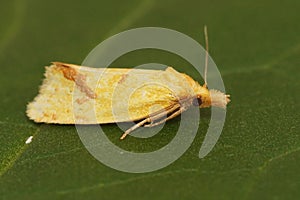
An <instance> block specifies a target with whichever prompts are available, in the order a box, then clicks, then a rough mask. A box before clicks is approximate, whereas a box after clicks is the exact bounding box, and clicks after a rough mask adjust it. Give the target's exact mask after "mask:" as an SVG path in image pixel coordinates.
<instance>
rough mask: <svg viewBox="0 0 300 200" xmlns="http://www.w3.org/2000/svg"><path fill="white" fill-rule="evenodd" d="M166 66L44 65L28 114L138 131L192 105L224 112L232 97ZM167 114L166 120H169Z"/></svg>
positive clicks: (40, 118) (41, 118) (35, 118)
mask: <svg viewBox="0 0 300 200" xmlns="http://www.w3.org/2000/svg"><path fill="white" fill-rule="evenodd" d="M205 36H206V49H207V51H206V64H205V77H204V79H205V80H204V81H205V83H204V85H202V86H201V85H200V84H199V83H198V82H197V81H195V80H193V79H192V78H191V77H190V76H188V75H186V74H184V73H180V72H178V71H176V70H175V69H173V68H172V67H168V68H166V69H165V70H147V69H124V68H92V67H85V66H78V65H74V64H67V63H61V62H53V63H52V65H51V66H49V67H46V72H45V79H44V81H43V83H42V85H41V87H40V90H39V94H38V95H37V96H36V97H35V98H34V100H33V101H32V102H30V103H29V104H28V105H27V111H26V113H27V116H28V117H29V118H30V119H31V120H33V121H35V122H37V123H41V122H42V123H52V124H75V123H76V124H107V123H117V122H129V121H138V123H136V124H135V125H134V126H132V127H131V128H129V129H128V130H126V131H125V132H124V134H123V135H122V136H121V138H120V139H124V138H125V137H126V136H127V135H128V134H129V133H130V132H132V131H134V130H135V129H137V128H139V127H142V126H143V127H153V126H157V125H159V124H162V123H164V122H166V121H168V120H170V119H172V118H175V117H176V116H178V115H180V114H181V113H182V112H184V111H186V110H187V109H189V108H190V107H192V106H197V107H200V108H205V107H210V106H217V107H221V108H226V105H227V104H228V102H229V101H230V99H229V97H230V95H227V94H224V93H222V92H220V91H217V90H209V89H208V87H207V82H206V73H207V58H208V39H207V30H206V28H205ZM166 116H167V117H166Z"/></svg>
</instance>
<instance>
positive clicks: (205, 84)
mask: <svg viewBox="0 0 300 200" xmlns="http://www.w3.org/2000/svg"><path fill="white" fill-rule="evenodd" d="M204 36H205V45H206V52H205V68H204V87H206V88H207V67H208V50H209V48H208V34H207V26H206V25H204Z"/></svg>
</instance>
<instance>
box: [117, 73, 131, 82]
mask: <svg viewBox="0 0 300 200" xmlns="http://www.w3.org/2000/svg"><path fill="white" fill-rule="evenodd" d="M128 76H129V75H128V74H123V75H122V77H121V79H120V80H119V81H118V83H119V84H121V83H123V82H124V81H125V79H126V78H127V77H128Z"/></svg>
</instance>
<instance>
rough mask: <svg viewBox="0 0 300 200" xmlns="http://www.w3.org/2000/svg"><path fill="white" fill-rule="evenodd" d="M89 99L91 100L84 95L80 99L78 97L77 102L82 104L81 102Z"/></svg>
mask: <svg viewBox="0 0 300 200" xmlns="http://www.w3.org/2000/svg"><path fill="white" fill-rule="evenodd" d="M88 100H89V98H87V97H83V98H80V99H76V103H78V104H80V105H81V104H83V103H85V102H87V101H88Z"/></svg>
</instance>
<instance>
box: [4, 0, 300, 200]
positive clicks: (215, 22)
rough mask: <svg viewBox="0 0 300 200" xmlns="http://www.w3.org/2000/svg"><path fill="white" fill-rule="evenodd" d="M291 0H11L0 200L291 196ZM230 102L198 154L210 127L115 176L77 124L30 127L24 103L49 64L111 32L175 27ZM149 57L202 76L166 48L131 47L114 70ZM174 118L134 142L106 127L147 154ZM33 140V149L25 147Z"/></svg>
mask: <svg viewBox="0 0 300 200" xmlns="http://www.w3.org/2000/svg"><path fill="white" fill-rule="evenodd" d="M299 7H300V2H299V1H279V0H275V1H274V0H272V1H271V0H265V1H258V0H254V1H238V0H230V1H196V0H193V1H183V0H173V1H170V0H166V1H157V0H144V1H138V0H130V1H117V0H112V1H106V2H101V1H96V0H92V1H71V0H63V1H58V0H53V1H38V0H28V1H23V0H14V1H4V2H2V3H1V7H0V11H1V17H0V22H1V23H0V62H1V66H2V67H1V73H0V74H1V75H0V76H1V79H0V89H1V98H0V110H1V112H0V130H1V131H0V194H1V195H0V196H1V198H3V199H83V198H86V199H99V198H100V199H175V198H179V199H196V198H201V199H299V198H300V190H299V187H300V182H299V180H300V168H299V165H300V132H299V130H300V127H299V119H300V114H299V109H300V104H299V100H300V98H299V97H300V95H299V89H300V84H299V79H300V73H299V66H300V57H299V54H300V37H299V35H300V26H299V21H300V15H299ZM204 24H206V25H207V26H208V31H209V41H210V53H211V56H212V57H213V59H214V60H215V62H216V64H217V65H218V67H219V70H220V72H221V74H222V77H223V80H224V83H225V86H226V91H227V92H228V93H229V94H231V96H232V102H231V103H230V104H229V107H228V109H227V118H226V123H225V126H224V129H223V132H222V135H221V137H220V139H219V141H218V143H217V145H216V146H215V147H214V149H213V150H212V152H210V154H209V155H208V156H206V157H205V158H203V159H199V158H198V152H199V149H200V146H201V144H202V142H203V139H204V136H205V133H206V129H207V127H208V123H209V116H210V113H209V110H208V109H204V110H202V111H201V121H200V126H199V127H200V128H199V130H198V134H197V136H196V139H195V141H194V142H193V144H192V146H191V147H190V148H189V149H188V150H187V152H186V153H185V154H184V155H183V156H182V157H180V158H179V159H178V160H177V161H176V162H174V163H172V164H171V165H170V166H168V167H165V168H163V169H161V170H159V171H155V172H151V173H145V174H129V173H123V172H119V171H116V170H114V169H111V168H109V167H107V166H105V165H103V164H101V163H100V162H98V161H97V160H96V159H95V158H94V157H92V156H91V155H90V154H89V153H88V151H87V150H86V149H85V147H84V146H83V144H82V143H81V141H80V139H79V137H78V134H77V132H76V129H75V127H74V126H61V125H46V124H35V123H33V122H32V121H30V120H28V119H27V117H26V115H25V110H26V104H27V103H28V102H29V101H31V100H32V99H33V98H34V97H35V96H36V95H37V92H38V86H39V85H40V84H41V80H42V78H43V73H44V66H45V65H48V64H49V63H50V62H51V61H64V62H69V63H76V64H80V63H81V62H82V60H83V59H84V58H85V56H86V55H87V54H88V52H89V51H90V50H91V49H92V48H94V47H95V46H96V45H97V44H98V43H100V42H101V41H103V40H104V39H106V38H107V37H109V36H111V35H113V34H115V33H118V32H120V31H123V30H126V29H130V28H135V27H144V26H156V27H166V28H170V29H174V30H178V31H180V32H182V33H185V34H187V35H189V36H191V37H192V38H194V39H196V40H197V41H199V42H200V43H201V44H204V38H203V33H202V29H203V26H204ZM147 62H160V63H164V64H168V65H171V66H174V67H175V68H176V69H177V70H178V71H181V72H184V73H186V74H189V75H191V76H193V77H195V78H197V80H198V81H201V79H200V78H198V76H197V75H196V74H194V71H192V70H190V69H189V64H188V63H187V62H186V61H184V60H183V59H181V58H179V57H178V56H176V55H173V54H169V53H166V52H162V51H154V50H145V51H142V52H132V53H129V54H128V55H124V56H122V57H121V58H120V59H118V60H117V61H116V62H115V63H114V66H117V67H132V66H135V65H138V64H142V63H147ZM179 120H180V119H179V118H176V119H174V120H172V121H170V122H168V123H167V124H166V125H165V127H164V129H163V130H162V131H161V133H160V134H158V135H156V136H154V137H153V138H150V139H147V140H142V139H136V138H133V137H128V138H126V140H124V141H119V139H118V138H119V137H120V135H121V134H122V131H121V130H120V129H119V128H118V127H117V126H116V125H115V124H110V125H105V126H104V129H105V131H106V133H107V135H108V136H109V138H110V139H111V141H113V142H114V143H115V144H117V145H118V146H120V147H121V148H124V149H126V150H131V151H138V152H149V151H152V150H154V149H158V148H161V147H162V146H164V145H166V144H167V143H168V142H169V141H171V139H172V138H173V137H174V131H175V130H176V129H177V125H178V123H179ZM29 136H33V140H32V142H31V143H30V144H26V143H25V141H26V140H27V138H28V137H29Z"/></svg>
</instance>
